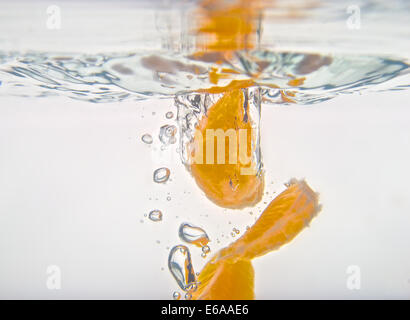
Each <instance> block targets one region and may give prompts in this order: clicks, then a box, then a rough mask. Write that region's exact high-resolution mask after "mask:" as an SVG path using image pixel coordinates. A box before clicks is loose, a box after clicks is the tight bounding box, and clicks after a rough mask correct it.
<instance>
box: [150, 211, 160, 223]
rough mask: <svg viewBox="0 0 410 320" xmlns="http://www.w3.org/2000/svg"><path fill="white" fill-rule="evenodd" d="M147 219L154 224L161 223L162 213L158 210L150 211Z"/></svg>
mask: <svg viewBox="0 0 410 320" xmlns="http://www.w3.org/2000/svg"><path fill="white" fill-rule="evenodd" d="M148 218H149V219H150V220H151V221H154V222H158V221H161V220H162V212H161V210H158V209H155V210H152V211H151V212H150V213H149V216H148Z"/></svg>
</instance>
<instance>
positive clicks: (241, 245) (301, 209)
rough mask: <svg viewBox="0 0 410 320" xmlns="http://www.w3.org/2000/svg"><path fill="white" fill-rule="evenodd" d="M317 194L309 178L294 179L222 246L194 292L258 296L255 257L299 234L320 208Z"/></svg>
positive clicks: (211, 296)
mask: <svg viewBox="0 0 410 320" xmlns="http://www.w3.org/2000/svg"><path fill="white" fill-rule="evenodd" d="M319 210H320V206H319V204H318V196H317V194H316V193H315V192H314V191H313V190H312V189H311V188H310V187H309V186H308V185H307V184H306V182H305V181H297V180H293V181H291V182H290V185H289V187H288V188H287V189H286V190H285V191H283V192H282V193H281V194H280V195H278V196H277V197H276V198H275V199H274V200H273V201H272V202H271V203H270V204H269V205H268V207H267V208H266V209H265V210H264V211H263V213H262V214H261V216H260V217H259V219H258V220H257V221H256V222H255V224H254V225H253V226H252V227H251V228H250V229H249V230H247V231H246V232H245V234H244V235H243V236H242V237H241V238H239V239H238V240H237V241H236V242H234V243H233V244H231V245H230V246H229V247H227V248H224V249H222V250H220V251H219V252H218V253H217V254H216V255H215V256H214V257H213V258H212V259H211V260H210V261H209V262H208V263H207V264H206V265H205V267H204V268H203V270H202V271H201V273H200V275H199V277H198V281H199V282H200V285H199V286H198V289H197V291H195V292H194V293H193V294H192V298H193V299H202V300H211V299H212V300H225V299H234V300H235V299H237V300H241V299H243V300H249V299H254V289H253V288H254V285H253V280H254V271H253V267H252V263H251V260H252V259H253V258H256V257H259V256H262V255H264V254H266V253H268V252H270V251H272V250H276V249H279V248H280V247H281V246H283V245H284V244H286V243H288V242H290V241H291V240H292V239H293V238H295V237H296V236H297V235H298V234H299V233H300V232H301V231H302V230H303V229H304V228H305V227H306V226H307V225H308V224H309V223H310V221H311V220H312V219H313V218H314V216H315V215H316V214H317V213H318V212H319Z"/></svg>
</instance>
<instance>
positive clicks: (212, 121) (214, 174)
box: [190, 89, 264, 208]
mask: <svg viewBox="0 0 410 320" xmlns="http://www.w3.org/2000/svg"><path fill="white" fill-rule="evenodd" d="M245 94H247V93H246V89H244V90H242V89H235V90H231V91H228V92H226V93H225V94H224V95H223V96H222V97H221V98H220V99H219V100H218V101H217V102H216V103H215V104H214V105H213V106H212V107H211V108H210V109H209V110H208V113H207V115H206V116H204V117H203V118H202V119H201V120H200V122H199V124H198V127H197V129H196V133H195V139H194V142H193V145H194V147H193V148H192V153H191V154H190V157H191V160H192V161H191V162H192V164H191V167H190V170H191V173H192V176H193V177H194V178H195V180H196V182H197V184H198V186H199V187H200V188H201V189H202V190H203V191H204V192H205V194H206V196H207V197H208V198H209V199H210V200H211V201H213V202H214V203H216V204H217V205H219V206H222V207H226V208H243V207H246V206H252V205H255V204H256V203H257V202H259V201H260V199H261V198H262V193H263V188H264V179H263V173H262V171H261V170H260V168H259V167H258V166H259V164H258V163H256V159H255V157H254V156H253V154H254V152H255V148H256V147H257V146H256V139H257V134H258V133H257V132H255V130H253V125H252V121H251V119H250V116H249V103H248V102H247V99H246V98H245ZM209 132H211V134H209ZM218 132H220V133H221V135H220V136H218V135H216V133H218ZM241 132H242V137H244V135H243V133H246V139H242V140H241V138H240V137H241ZM225 133H227V135H225ZM222 134H223V135H222ZM219 141H222V142H221V143H220V142H219ZM221 145H224V148H223V149H224V150H223V149H222V147H221ZM243 155H245V156H246V159H247V161H242V160H243V159H244V157H241V156H243ZM198 156H199V157H198Z"/></svg>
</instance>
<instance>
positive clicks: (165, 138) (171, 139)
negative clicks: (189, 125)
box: [159, 124, 177, 146]
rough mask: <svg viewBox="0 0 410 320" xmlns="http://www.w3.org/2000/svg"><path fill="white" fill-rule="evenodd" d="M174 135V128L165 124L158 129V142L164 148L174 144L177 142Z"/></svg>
mask: <svg viewBox="0 0 410 320" xmlns="http://www.w3.org/2000/svg"><path fill="white" fill-rule="evenodd" d="M176 133H177V127H176V126H173V125H168V124H166V125H164V126H162V127H161V128H160V129H159V140H160V141H161V142H162V143H163V145H164V146H167V145H169V144H174V143H175V142H176V141H177V140H176V138H175V135H176Z"/></svg>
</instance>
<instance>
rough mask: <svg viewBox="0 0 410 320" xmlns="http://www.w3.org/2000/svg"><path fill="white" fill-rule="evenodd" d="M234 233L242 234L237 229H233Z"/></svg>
mask: <svg viewBox="0 0 410 320" xmlns="http://www.w3.org/2000/svg"><path fill="white" fill-rule="evenodd" d="M232 231H233V232H235V233H236V234H239V232H240V231H239V230H238V229H236V228H233V229H232Z"/></svg>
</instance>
